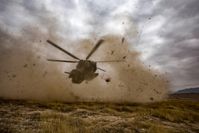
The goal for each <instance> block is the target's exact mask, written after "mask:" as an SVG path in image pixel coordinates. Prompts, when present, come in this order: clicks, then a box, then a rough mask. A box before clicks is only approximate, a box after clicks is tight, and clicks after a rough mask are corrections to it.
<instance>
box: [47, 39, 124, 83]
mask: <svg viewBox="0 0 199 133" xmlns="http://www.w3.org/2000/svg"><path fill="white" fill-rule="evenodd" d="M47 42H48V43H49V44H51V45H52V46H54V47H55V48H57V49H59V50H61V51H62V52H64V53H65V54H67V55H69V56H71V57H72V58H74V59H75V60H73V61H71V60H58V59H47V60H48V61H53V62H63V63H77V66H76V68H75V69H73V70H72V71H71V72H65V73H66V74H69V78H71V79H72V82H73V83H76V84H80V83H82V82H83V81H84V80H86V81H90V80H92V79H94V78H96V77H97V76H98V75H99V74H98V73H96V70H97V69H98V70H101V71H103V72H105V70H104V69H101V68H99V67H97V63H108V62H123V61H124V60H110V61H91V60H89V58H90V57H91V56H92V55H93V53H94V52H95V51H96V50H97V49H98V48H99V47H100V45H101V44H102V43H103V42H104V40H103V39H100V40H99V41H98V42H97V43H96V45H95V46H94V47H93V49H92V50H91V51H90V53H89V54H88V56H87V57H86V59H80V58H78V57H77V56H75V55H73V54H72V53H70V52H68V51H66V50H65V49H63V48H61V47H59V46H58V45H57V44H55V43H54V42H52V41H50V40H47ZM108 82H110V80H109V81H108Z"/></svg>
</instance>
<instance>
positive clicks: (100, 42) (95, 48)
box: [86, 39, 104, 60]
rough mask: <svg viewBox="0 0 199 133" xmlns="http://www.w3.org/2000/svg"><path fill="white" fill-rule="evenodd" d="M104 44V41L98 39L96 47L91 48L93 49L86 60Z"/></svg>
mask: <svg viewBox="0 0 199 133" xmlns="http://www.w3.org/2000/svg"><path fill="white" fill-rule="evenodd" d="M103 42H104V40H103V39H100V40H99V41H98V42H97V43H96V45H95V47H93V49H92V50H91V52H90V53H89V54H88V56H87V57H86V60H88V59H89V58H90V56H91V55H92V54H93V53H94V52H95V51H96V50H97V49H98V48H99V46H100V45H101V44H102V43H103Z"/></svg>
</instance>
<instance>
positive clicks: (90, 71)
mask: <svg viewBox="0 0 199 133" xmlns="http://www.w3.org/2000/svg"><path fill="white" fill-rule="evenodd" d="M96 70H97V63H96V62H94V61H90V60H80V61H79V62H78V64H77V66H76V69H73V70H72V71H71V72H70V74H69V78H72V82H73V83H78V84H79V83H81V82H82V81H84V80H86V81H89V80H92V79H94V78H95V77H97V76H98V73H95V71H96Z"/></svg>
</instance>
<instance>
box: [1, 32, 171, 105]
mask: <svg viewBox="0 0 199 133" xmlns="http://www.w3.org/2000/svg"><path fill="white" fill-rule="evenodd" d="M25 33H26V34H22V35H21V36H20V35H19V36H16V35H14V34H12V33H9V32H7V31H5V30H0V34H1V36H0V62H1V65H0V97H2V98H10V99H32V100H42V101H64V102H76V101H87V102H153V101H160V100H162V99H164V98H165V97H166V96H167V91H168V81H167V80H166V78H165V77H164V76H163V75H161V74H159V73H158V72H155V71H154V70H153V69H152V68H150V67H146V66H144V65H143V63H142V62H141V61H140V60H139V55H140V53H138V52H136V51H135V50H134V49H133V48H129V45H130V44H129V42H128V41H127V40H125V39H124V37H121V36H114V35H106V36H101V37H100V38H103V39H104V40H105V42H104V43H103V44H102V45H101V46H100V48H99V49H98V50H97V51H96V52H95V53H94V54H93V56H92V57H91V60H94V61H101V60H121V59H124V60H125V61H124V62H119V63H98V64H97V65H98V67H100V68H102V69H105V70H106V72H103V71H100V70H97V71H98V73H99V76H98V77H97V78H95V79H94V80H92V81H89V82H83V83H82V84H73V83H72V82H71V81H70V79H69V78H68V75H67V74H65V73H64V72H65V71H68V72H70V71H71V70H72V69H73V68H74V67H75V64H66V63H54V62H48V61H47V60H46V59H47V58H54V59H68V60H73V59H71V57H68V56H67V55H65V54H64V53H62V52H61V51H59V50H57V49H55V48H54V47H52V46H50V45H48V44H47V43H46V40H47V39H50V40H52V41H54V42H56V43H57V44H59V45H60V46H62V47H64V48H65V49H67V50H68V51H70V52H72V53H74V54H75V55H76V56H77V57H80V58H83V59H84V58H85V57H86V55H87V54H88V53H89V51H90V50H91V49H92V47H93V46H94V43H95V42H97V40H98V39H100V38H97V39H95V38H88V39H84V40H76V41H70V40H67V39H63V38H57V37H55V36H53V35H52V34H50V33H46V32H43V31H40V30H39V29H37V30H34V28H28V30H26V31H25ZM151 67H152V66H151Z"/></svg>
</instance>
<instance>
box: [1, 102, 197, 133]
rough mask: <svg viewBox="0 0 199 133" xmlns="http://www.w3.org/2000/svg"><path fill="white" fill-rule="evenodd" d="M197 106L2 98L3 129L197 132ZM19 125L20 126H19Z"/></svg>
mask: <svg viewBox="0 0 199 133" xmlns="http://www.w3.org/2000/svg"><path fill="white" fill-rule="evenodd" d="M198 110H199V103H198V102H191V101H180V100H168V101H163V102H157V103H150V104H132V103H123V104H113V103H59V102H54V103H41V102H40V103H38V102H26V101H9V100H4V101H3V100H0V113H1V112H2V113H1V119H0V126H1V127H0V131H10V132H11V133H12V132H13V133H18V132H20V133H21V132H22V133H26V132H28V133H31V132H32V133H33V132H34V133H35V132H42V133H43V132H44V133H54V132H56V133H107V132H108V133H134V132H135V133H137V132H149V133H167V132H168V133H186V132H193V133H195V132H199V126H198V125H199V113H198ZM13 121H15V122H14V123H13ZM23 122H26V123H23ZM17 127H21V128H20V130H19V129H18V128H17ZM22 129H23V130H22Z"/></svg>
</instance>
